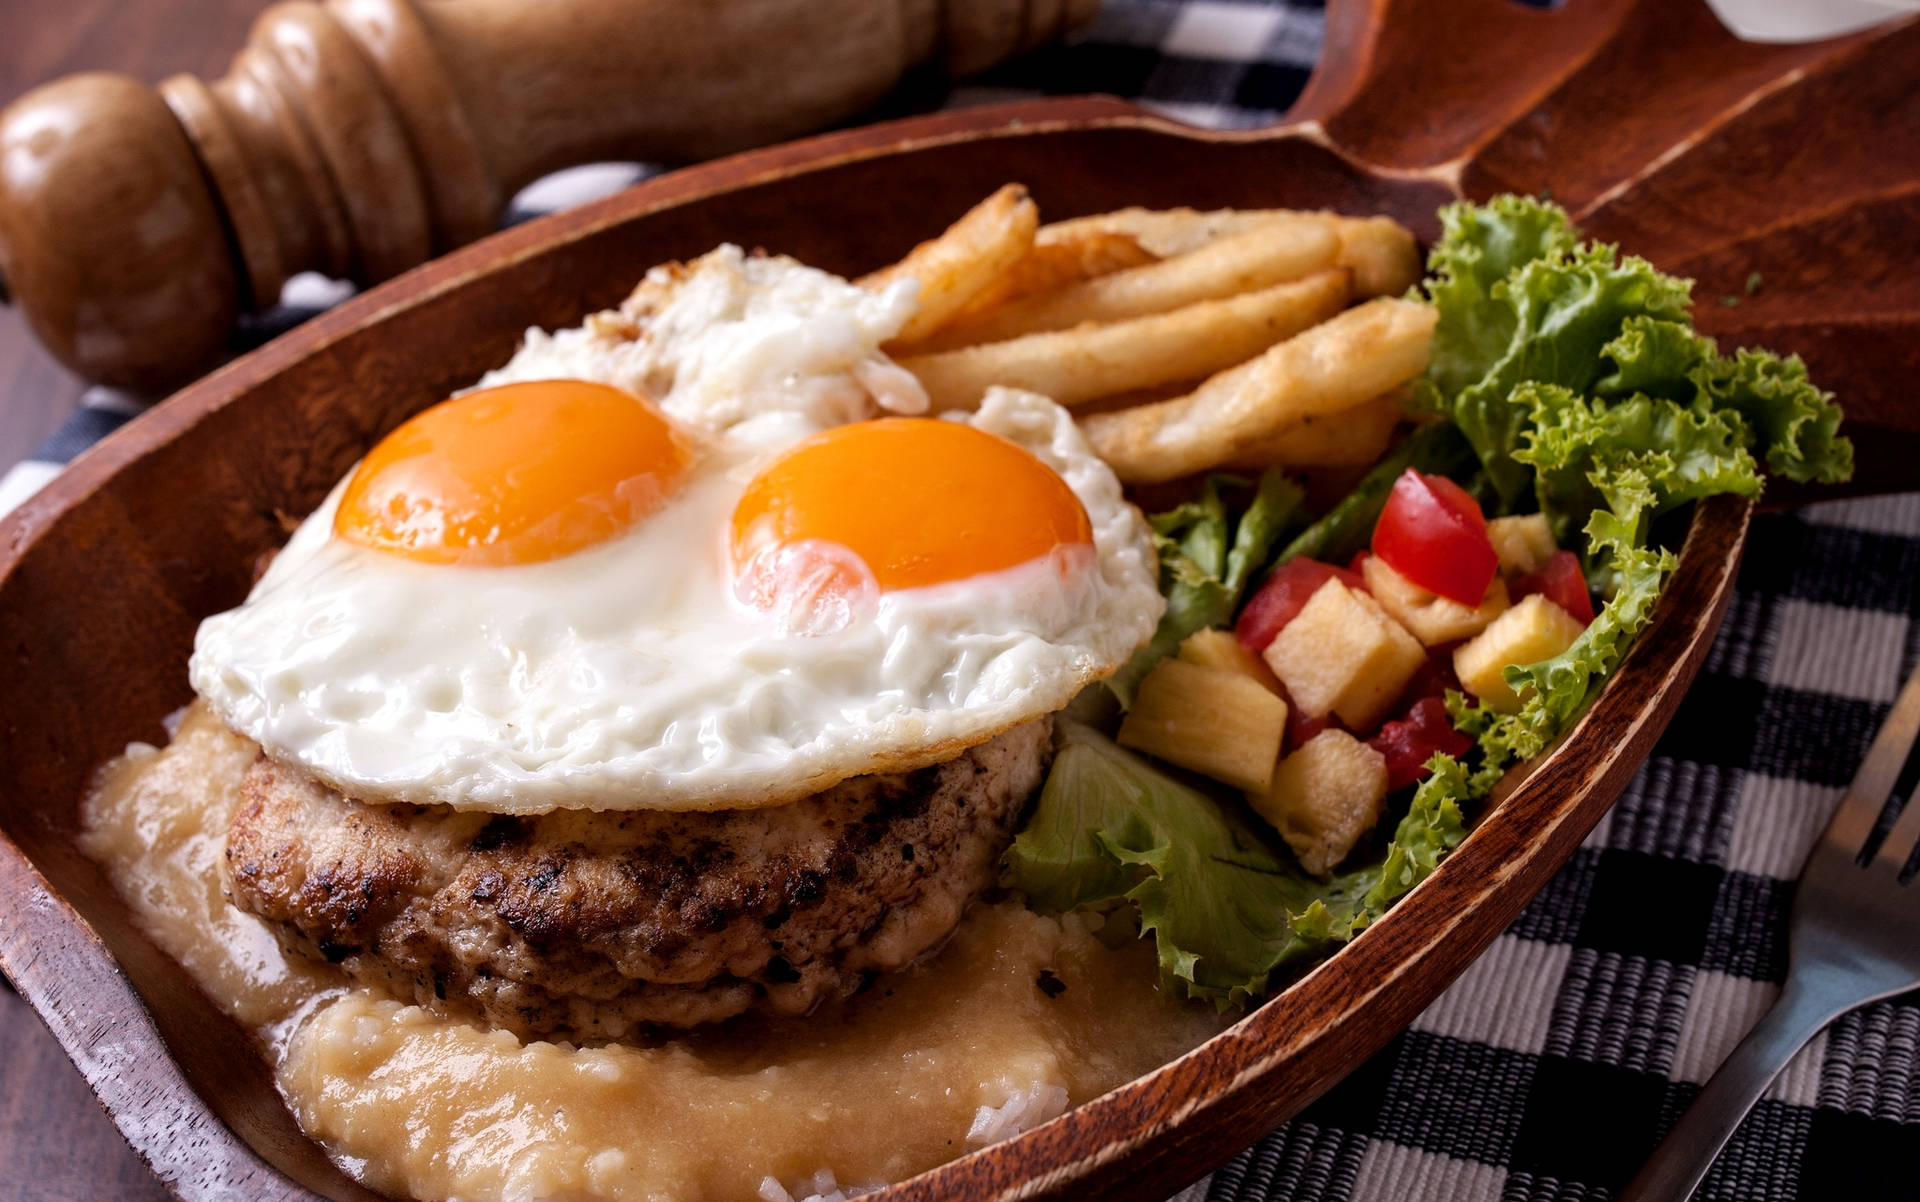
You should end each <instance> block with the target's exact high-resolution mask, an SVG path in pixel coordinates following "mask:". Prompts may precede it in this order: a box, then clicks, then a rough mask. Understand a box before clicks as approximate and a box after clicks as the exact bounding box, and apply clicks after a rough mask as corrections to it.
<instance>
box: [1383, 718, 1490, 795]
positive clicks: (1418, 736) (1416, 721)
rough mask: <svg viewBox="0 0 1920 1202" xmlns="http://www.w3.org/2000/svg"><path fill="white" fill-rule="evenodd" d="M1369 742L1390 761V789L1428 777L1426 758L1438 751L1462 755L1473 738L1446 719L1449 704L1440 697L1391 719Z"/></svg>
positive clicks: (1403, 786)
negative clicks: (1394, 719) (1402, 715)
mask: <svg viewBox="0 0 1920 1202" xmlns="http://www.w3.org/2000/svg"><path fill="white" fill-rule="evenodd" d="M1367 745H1368V746H1369V747H1372V748H1373V749H1374V750H1375V751H1378V752H1379V753H1380V754H1381V755H1383V756H1385V757H1386V760H1387V788H1388V789H1389V790H1393V789H1404V788H1406V787H1407V786H1408V785H1411V784H1415V783H1417V782H1419V781H1422V780H1425V779H1426V778H1427V775H1428V773H1427V767H1426V764H1427V761H1428V760H1430V759H1432V758H1433V756H1434V753H1435V752H1441V751H1444V752H1446V753H1447V754H1448V755H1451V756H1455V757H1458V756H1463V755H1465V754H1466V753H1467V751H1468V750H1469V749H1470V748H1471V747H1472V746H1473V740H1472V739H1469V738H1468V737H1467V736H1465V735H1463V734H1461V733H1460V732H1459V731H1457V730H1455V729H1454V728H1453V723H1452V722H1451V721H1449V720H1448V719H1447V706H1446V703H1445V702H1443V701H1441V700H1440V699H1439V698H1438V697H1422V698H1421V699H1420V700H1418V701H1416V702H1414V703H1413V705H1412V707H1411V708H1409V709H1408V710H1407V716H1406V717H1404V718H1401V719H1399V720H1398V721H1394V722H1388V723H1386V724H1385V725H1384V726H1382V727H1381V728H1380V731H1379V733H1378V734H1376V735H1374V736H1373V737H1372V738H1371V739H1368V740H1367Z"/></svg>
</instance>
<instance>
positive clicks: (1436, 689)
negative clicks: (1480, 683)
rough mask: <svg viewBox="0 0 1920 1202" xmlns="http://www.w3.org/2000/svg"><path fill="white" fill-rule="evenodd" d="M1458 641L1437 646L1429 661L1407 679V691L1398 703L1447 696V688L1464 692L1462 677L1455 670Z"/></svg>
mask: <svg viewBox="0 0 1920 1202" xmlns="http://www.w3.org/2000/svg"><path fill="white" fill-rule="evenodd" d="M1458 645H1459V644H1457V643H1448V644H1447V645H1446V646H1445V647H1436V648H1434V649H1433V650H1432V651H1430V652H1429V653H1428V655H1427V662H1426V663H1424V664H1421V665H1420V667H1419V668H1418V669H1417V670H1415V672H1414V674H1413V678H1412V679H1411V680H1409V681H1407V687H1406V689H1405V691H1403V692H1402V693H1401V694H1400V700H1399V702H1398V703H1397V704H1398V705H1400V706H1403V707H1404V706H1409V705H1412V704H1413V703H1414V702H1416V701H1419V700H1420V699H1421V698H1423V697H1445V696H1446V695H1447V690H1448V689H1452V690H1454V691H1455V692H1464V691H1465V690H1463V689H1462V688H1461V687H1460V678H1459V677H1458V676H1456V675H1454V671H1453V649H1454V647H1456V646H1458Z"/></svg>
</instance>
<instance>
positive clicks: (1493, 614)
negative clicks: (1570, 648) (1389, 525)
mask: <svg viewBox="0 0 1920 1202" xmlns="http://www.w3.org/2000/svg"><path fill="white" fill-rule="evenodd" d="M1360 574H1361V575H1362V576H1364V577H1366V581H1367V591H1368V592H1370V593H1372V594H1373V599H1374V600H1376V601H1378V602H1379V603H1380V608H1381V609H1384V610H1386V611H1387V612H1388V613H1389V614H1392V615H1393V617H1394V619H1395V620H1396V621H1398V622H1399V623H1400V624H1401V625H1402V626H1405V627H1406V628H1407V629H1408V630H1409V631H1411V632H1412V633H1413V637H1414V638H1417V639H1419V640H1420V641H1421V642H1423V643H1425V644H1426V645H1427V646H1429V647H1433V646H1438V645H1439V644H1441V643H1453V642H1458V641H1459V640H1461V639H1466V638H1472V637H1473V636H1474V635H1476V634H1479V633H1480V632H1481V631H1482V630H1485V629H1486V628H1487V624H1488V623H1489V622H1491V621H1493V620H1494V619H1495V618H1497V617H1499V616H1500V615H1501V614H1502V613H1504V612H1505V611H1506V608H1507V582H1506V581H1504V580H1502V579H1500V577H1498V576H1495V577H1494V578H1493V583H1491V584H1489V585H1487V595H1486V596H1485V597H1483V598H1481V600H1480V604H1479V605H1478V606H1477V607H1476V608H1473V609H1468V608H1467V607H1466V606H1464V605H1462V604H1460V603H1459V602H1458V601H1455V600H1452V599H1451V598H1448V597H1440V596H1436V595H1434V594H1433V593H1430V592H1428V591H1427V590H1426V589H1423V588H1421V587H1420V586H1419V585H1417V584H1415V583H1414V582H1413V581H1411V580H1408V579H1407V578H1406V577H1405V576H1402V575H1401V574H1400V573H1398V572H1396V571H1394V570H1393V568H1391V567H1389V566H1388V565H1387V563H1386V561H1384V560H1382V559H1381V558H1380V557H1379V556H1378V555H1369V556H1367V559H1366V562H1365V563H1364V564H1362V565H1361V568H1360Z"/></svg>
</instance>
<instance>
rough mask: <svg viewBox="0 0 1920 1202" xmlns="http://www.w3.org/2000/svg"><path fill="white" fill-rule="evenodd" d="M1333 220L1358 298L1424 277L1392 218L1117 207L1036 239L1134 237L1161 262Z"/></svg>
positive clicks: (1042, 242) (1409, 238) (1396, 290)
mask: <svg viewBox="0 0 1920 1202" xmlns="http://www.w3.org/2000/svg"><path fill="white" fill-rule="evenodd" d="M1329 219H1331V220H1332V221H1333V222H1334V223H1335V224H1336V225H1337V226H1338V227H1339V230H1340V244H1341V245H1340V254H1339V260H1338V262H1339V265H1340V266H1342V267H1348V268H1351V269H1352V270H1353V292H1354V295H1355V296H1362V297H1371V296H1398V295H1399V294H1400V293H1402V292H1405V291H1406V290H1407V289H1408V288H1410V287H1411V286H1413V284H1414V283H1415V282H1417V281H1418V280H1419V279H1420V253H1419V248H1418V247H1417V246H1416V245H1415V244H1414V240H1413V234H1412V233H1411V232H1409V231H1408V230H1407V228H1406V227H1405V226H1403V225H1401V224H1400V223H1399V222H1397V221H1395V220H1393V219H1392V218H1391V217H1342V216H1339V215H1337V214H1330V213H1313V212H1301V211H1297V210H1292V209H1215V210H1212V211H1210V212H1207V211H1202V210H1198V209H1160V210H1155V209H1139V208H1134V209H1116V210H1115V211H1113V212H1111V213H1096V214H1094V215H1093V216H1091V217H1075V218H1073V219H1071V220H1068V221H1057V222H1054V223H1052V224H1051V225H1043V226H1041V227H1040V230H1039V232H1038V233H1036V234H1035V235H1034V245H1035V246H1047V245H1050V244H1052V243H1054V242H1056V241H1062V240H1068V239H1073V238H1084V237H1087V236H1089V235H1090V234H1097V233H1109V234H1113V233H1118V234H1128V235H1131V236H1132V237H1133V238H1134V239H1135V240H1136V241H1138V242H1139V243H1140V245H1141V246H1143V247H1145V248H1146V249H1147V250H1149V251H1151V252H1152V253H1154V254H1156V255H1159V256H1160V257H1162V258H1171V257H1173V256H1175V255H1183V254H1188V253H1190V252H1192V251H1195V250H1198V249H1200V248H1201V247H1203V246H1206V245H1208V244H1209V243H1212V242H1216V241H1218V240H1220V239H1222V238H1231V237H1234V236H1235V235H1237V234H1242V233H1245V232H1246V231H1248V230H1251V229H1255V228H1258V227H1259V226H1261V225H1266V224H1273V223H1293V222H1317V221H1325V220H1329Z"/></svg>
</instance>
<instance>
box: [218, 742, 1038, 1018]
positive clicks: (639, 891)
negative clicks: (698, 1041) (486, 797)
mask: <svg viewBox="0 0 1920 1202" xmlns="http://www.w3.org/2000/svg"><path fill="white" fill-rule="evenodd" d="M1051 733H1052V720H1051V719H1050V718H1042V719H1038V720H1036V721H1033V722H1028V723H1025V724H1023V725H1020V726H1016V727H1014V728H1013V729H1011V730H1008V731H1006V732H1004V733H1002V734H1000V735H999V736H998V737H996V738H994V739H992V740H991V741H989V742H987V743H983V744H981V745H980V746H977V747H973V748H970V749H968V750H967V751H964V752H962V753H960V754H959V755H958V756H956V757H954V758H953V759H951V760H948V761H946V762H944V763H940V764H935V765H933V766H931V767H927V768H922V769H919V770H917V771H914V772H906V773H900V774H897V775H887V776H861V777H854V778H853V779H851V780H846V781H842V782H841V783H840V784H838V785H835V786H834V787H833V788H831V789H828V790H826V791H825V792H822V793H817V794H815V795H814V796H812V797H809V798H806V799H804V800H802V801H797V802H793V803H791V804H787V805H780V806H772V807H768V808H764V809H754V810H719V811H712V812H691V813H682V812H662V811H646V810H641V811H605V812H593V811H584V810H560V811H555V812H553V813H548V814H541V815H537V816H530V817H509V816H506V815H499V814H486V813H474V812H460V811H456V810H451V809H447V808H445V807H438V806H408V805H394V806H387V805H368V804H363V803H361V802H357V801H354V800H351V799H350V798H347V797H344V796H342V795H341V794H340V793H337V792H335V791H334V790H332V789H330V788H329V787H327V786H326V785H324V784H321V783H320V782H319V781H317V780H315V779H314V778H313V777H311V776H308V775H307V774H306V773H305V772H303V771H300V770H299V769H296V768H292V767H290V766H288V765H286V764H283V763H279V762H276V761H274V760H271V759H268V758H267V757H265V756H262V757H261V758H260V759H259V760H257V761H256V762H255V763H254V765H253V767H252V768H251V769H250V770H249V771H248V773H247V776H246V779H245V781H244V782H243V785H242V792H241V801H240V804H239V806H238V807H237V808H236V809H235V812H234V816H233V822H232V825H231V826H230V827H229V829H228V832H227V854H226V862H227V872H228V888H229V893H230V896H231V897H232V899H233V901H234V904H236V905H238V906H239V907H240V908H241V909H243V910H247V911H249V912H250V913H253V914H255V915H258V916H259V917H260V918H262V919H265V920H266V921H267V922H268V923H270V924H272V925H273V926H274V927H275V929H276V930H277V931H278V932H279V934H280V936H281V938H282V940H283V942H285V943H286V944H287V945H288V946H289V947H290V948H292V949H294V950H296V951H300V952H304V953H306V954H309V955H313V956H319V957H324V958H325V959H327V960H331V961H333V962H335V963H337V964H339V965H340V966H341V967H343V968H344V969H345V970H346V971H347V972H348V973H349V974H350V975H351V976H352V977H354V978H355V979H356V980H359V981H363V982H368V983H371V984H376V985H379V986H381V987H383V988H385V989H386V990H388V991H389V992H391V993H394V994H396V995H398V996H399V997H401V998H403V999H405V998H411V999H412V1000H414V1001H416V1002H418V1003H420V1004H421V1005H425V1006H429V1007H435V1008H440V1009H455V1010H463V1011H469V1012H473V1013H476V1014H478V1015H479V1016H480V1017H482V1018H484V1019H485V1020H486V1021H487V1022H489V1023H491V1024H493V1025H495V1026H499V1027H504V1028H506V1029H508V1030H511V1031H513V1032H515V1033H517V1034H520V1035H522V1036H534V1035H551V1034H564V1035H571V1036H575V1037H579V1038H605V1039H611V1038H619V1037H621V1036H624V1035H627V1034H629V1033H630V1032H633V1031H634V1030H635V1029H636V1028H643V1027H646V1026H649V1025H660V1026H669V1027H687V1026H693V1025H696V1024H699V1023H705V1022H713V1021H716V1020H719V1019H724V1018H729V1017H731V1016H733V1015H736V1014H739V1013H741V1012H743V1011H746V1010H750V1009H752V1010H761V1011H766V1012H771V1013H776V1014H800V1013H804V1012H806V1011H808V1010H810V1009H812V1008H813V1006H815V1005H816V1004H818V1003H820V1002H822V1001H824V1000H827V999H830V998H835V997H841V996H845V995H847V994H850V993H852V992H853V991H854V990H855V989H857V988H858V987H859V986H860V984H861V983H862V981H863V980H864V979H865V978H866V977H867V976H868V975H869V974H871V973H873V972H876V971H880V970H885V969H892V968H899V967H901V966H903V965H905V964H907V963H909V962H911V961H912V960H914V959H915V958H916V957H918V956H920V955H922V954H923V953H925V952H927V951H929V950H930V949H932V948H934V947H937V946H938V945H939V944H940V943H941V942H942V941H944V940H945V939H946V937H947V936H948V934H950V933H951V932H952V930H953V928H954V926H955V925H956V924H957V923H958V922H959V920H960V916H961V913H962V911H963V910H964V909H965V908H966V906H967V904H968V903H969V902H970V901H972V900H973V899H974V898H975V897H977V896H979V894H980V893H981V892H983V891H984V890H986V889H987V888H988V887H989V886H991V885H992V884H993V882H994V879H995V875H996V869H997V864H998V860H999V857H1000V853H1001V852H1002V851H1003V850H1005V848H1006V846H1007V844H1008V843H1009V842H1010V841H1011V839H1012V837H1013V829H1014V826H1015V825H1016V823H1017V822H1018V820H1019V818H1020V814H1021V811H1022V809H1023V808H1024V806H1025V804H1026V801H1027V799H1028V798H1029V797H1031V796H1032V795H1033V793H1034V791H1035V790H1036V789H1038V788H1039V786H1040V781H1041V778H1042V776H1043V775H1044V773H1045V770H1046V765H1047V760H1048V759H1049V757H1050V755H1051V751H1052V740H1051Z"/></svg>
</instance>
